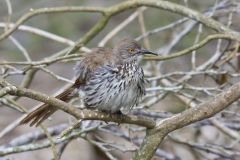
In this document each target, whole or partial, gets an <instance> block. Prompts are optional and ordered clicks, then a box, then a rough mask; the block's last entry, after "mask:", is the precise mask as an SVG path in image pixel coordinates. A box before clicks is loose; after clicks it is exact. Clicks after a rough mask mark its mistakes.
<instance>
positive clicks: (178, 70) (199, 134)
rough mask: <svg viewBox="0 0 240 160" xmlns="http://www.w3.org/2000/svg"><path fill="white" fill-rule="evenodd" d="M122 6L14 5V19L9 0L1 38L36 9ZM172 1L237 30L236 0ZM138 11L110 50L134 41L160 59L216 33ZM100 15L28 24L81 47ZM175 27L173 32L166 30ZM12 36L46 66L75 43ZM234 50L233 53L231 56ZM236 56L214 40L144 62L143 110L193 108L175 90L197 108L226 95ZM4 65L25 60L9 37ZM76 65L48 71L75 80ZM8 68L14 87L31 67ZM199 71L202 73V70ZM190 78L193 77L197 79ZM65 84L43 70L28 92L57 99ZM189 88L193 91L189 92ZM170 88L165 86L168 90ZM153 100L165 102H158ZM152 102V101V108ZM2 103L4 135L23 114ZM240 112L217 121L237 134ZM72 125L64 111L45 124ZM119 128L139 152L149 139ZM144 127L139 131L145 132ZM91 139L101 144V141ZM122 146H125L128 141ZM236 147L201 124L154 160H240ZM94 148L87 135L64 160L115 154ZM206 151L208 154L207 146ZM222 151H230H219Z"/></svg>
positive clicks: (85, 1)
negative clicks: (6, 29)
mask: <svg viewBox="0 0 240 160" xmlns="http://www.w3.org/2000/svg"><path fill="white" fill-rule="evenodd" d="M9 1H10V0H9ZM121 2H123V1H121V0H115V1H108V0H91V1H90V0H81V1H79V0H38V1H35V0H11V1H10V3H11V7H12V14H11V15H10V16H9V10H8V7H7V3H6V1H5V0H0V31H1V33H3V32H4V27H5V26H6V25H5V24H6V21H8V22H12V23H14V22H16V21H17V20H18V19H19V18H20V17H21V16H23V15H24V14H26V13H28V12H29V11H30V10H32V9H33V10H34V9H38V8H45V7H63V6H96V7H109V6H113V5H116V4H118V3H121ZM170 2H174V3H177V4H180V5H183V6H187V7H189V8H191V9H194V10H196V11H198V12H201V13H203V14H205V15H207V16H211V17H213V18H214V19H215V20H217V21H219V22H221V23H222V24H224V25H226V26H229V27H230V28H231V29H234V30H236V31H239V26H240V24H239V23H240V21H239V18H240V17H239V11H237V8H239V2H238V1H237V0H236V1H233V0H229V1H227V0H224V1H220V0H208V1H199V0H191V1H190V0H172V1H170ZM138 11H139V12H138V14H137V16H135V18H133V20H132V21H129V22H128V24H127V25H126V27H124V28H123V29H121V30H120V31H119V32H117V34H116V35H114V36H113V37H112V38H111V39H110V40H109V41H107V42H106V43H105V44H104V46H106V47H112V46H114V44H116V43H117V42H118V41H119V40H120V39H122V38H124V37H131V38H137V40H139V43H140V44H142V45H143V46H145V47H146V48H149V49H151V50H157V51H158V52H159V54H161V55H168V54H171V53H174V52H176V51H180V50H182V49H185V48H188V47H190V46H192V45H194V44H196V43H198V42H199V41H200V40H201V39H203V38H204V37H206V36H207V35H209V34H213V33H216V32H215V31H213V30H212V29H210V28H207V27H206V26H204V25H201V24H198V23H197V22H195V21H192V20H189V19H186V20H183V18H184V17H183V16H181V15H179V14H176V13H172V12H169V11H164V10H160V9H156V8H145V9H143V8H141V9H138ZM135 12H136V13H137V9H131V10H127V11H124V12H122V13H120V14H117V15H116V16H114V17H112V18H111V19H110V21H109V23H108V24H107V25H106V27H105V28H104V29H103V30H102V31H101V32H100V33H99V34H97V35H96V36H95V37H94V38H93V39H92V40H91V41H90V42H89V43H88V44H87V45H86V46H85V47H87V48H89V49H91V48H93V47H96V46H98V45H99V44H100V42H102V40H103V39H104V38H105V36H106V35H108V34H109V33H110V32H111V31H112V30H114V29H115V28H116V27H118V26H119V25H120V24H122V22H123V21H125V20H126V19H128V17H129V16H132V15H133V14H134V13H135ZM100 17H101V15H100V14H98V13H82V12H74V13H71V12H65V13H53V14H41V15H38V16H34V17H32V18H30V19H29V20H27V21H26V22H25V23H24V24H23V25H25V26H30V27H32V28H37V29H40V30H43V31H46V32H49V33H52V34H54V35H57V36H60V37H63V38H66V39H68V40H70V41H72V42H75V41H76V40H78V39H80V38H81V37H83V36H84V35H85V34H86V33H87V32H88V31H89V30H90V29H91V28H92V27H93V26H94V25H95V24H96V23H97V21H98V20H99V19H100ZM179 20H183V22H182V23H180V22H179ZM170 24H171V25H172V27H171V26H168V25H170ZM166 26H168V27H166ZM164 27H166V29H164ZM149 31H151V32H150V33H151V34H149V35H148V36H146V37H145V38H143V35H144V33H149ZM152 32H153V33H152ZM11 36H12V37H13V38H14V39H15V40H16V41H18V42H19V43H20V44H21V45H22V46H23V47H24V50H25V52H27V53H28V54H29V56H30V58H31V60H32V61H40V60H42V59H45V58H47V57H50V56H51V55H53V54H56V53H57V52H59V51H61V50H63V49H65V48H66V47H68V46H69V45H68V44H67V43H60V42H58V41H56V40H52V39H50V38H46V37H43V36H41V35H37V34H35V33H30V32H29V31H24V29H20V28H19V30H17V31H15V32H14V33H13V34H12V35H11ZM139 36H140V37H139ZM229 52H231V53H232V52H234V53H232V54H228V53H229ZM193 55H194V56H193ZM214 55H216V56H218V59H216V60H215V62H214V64H211V63H208V62H209V60H210V59H211V58H213V57H214ZM229 55H232V56H229ZM237 57H238V44H237V43H235V42H228V41H224V40H223V41H220V40H215V41H211V42H209V43H208V44H207V45H206V46H204V47H202V48H201V49H199V50H197V51H196V52H193V53H192V54H188V55H186V56H182V57H178V58H174V59H171V60H167V61H147V60H143V61H141V64H142V65H143V66H144V71H145V75H146V77H147V78H149V79H150V86H149V88H150V89H152V90H153V91H151V92H150V93H149V92H148V94H147V96H149V97H150V98H149V97H147V98H144V100H143V102H142V103H141V104H140V105H139V108H146V110H149V112H164V113H166V114H164V115H165V116H168V115H169V114H170V115H171V114H173V113H178V112H181V111H183V110H185V109H187V108H188V107H191V105H190V106H187V105H186V103H184V102H182V101H181V100H179V97H178V96H176V95H175V93H178V94H179V95H181V96H184V97H187V98H188V99H190V102H191V103H192V102H193V104H199V103H201V102H204V101H206V100H207V99H209V98H211V97H213V96H214V95H215V94H217V93H220V92H221V91H222V90H223V89H225V88H227V87H229V86H231V84H232V83H235V82H236V81H238V78H239V77H238V71H239V62H238V58H237ZM4 61H11V62H13V61H14V62H23V61H26V58H25V57H24V56H23V54H22V51H20V50H19V47H17V46H16V44H14V42H13V40H11V39H10V38H6V39H4V40H3V41H1V42H0V62H4ZM74 65H75V62H74V61H68V62H64V63H62V62H57V63H54V64H51V65H49V66H47V67H46V68H47V69H48V70H50V71H51V72H53V73H55V74H56V75H59V76H61V77H64V78H66V79H69V80H70V79H72V78H73V77H74V71H73V67H74ZM9 66H11V65H9ZM9 66H6V65H5V66H3V65H1V66H0V68H1V72H0V73H1V75H3V76H4V75H5V78H6V79H7V80H9V81H10V82H12V83H13V84H15V85H21V84H22V81H23V80H24V77H25V75H26V73H20V71H23V70H24V69H25V68H24V67H26V66H24V65H14V66H15V68H11V67H9ZM199 67H200V68H201V67H202V68H203V69H199ZM16 69H17V70H16ZM12 71H15V72H14V73H13V74H8V75H7V76H6V73H11V72H12ZM17 71H19V73H16V72H17ZM200 72H203V73H200ZM191 73H195V75H193V76H192V75H191ZM218 73H219V74H218ZM233 74H234V75H233ZM162 75H165V78H166V79H167V80H168V82H161V81H162V79H161V78H159V77H161V76H162ZM186 75H191V77H190V78H188V79H187V80H186V81H184V80H183V81H181V78H183V77H184V76H186ZM151 78H152V79H151ZM154 78H155V79H154ZM185 78H186V77H185ZM183 79H184V78H183ZM170 82H171V83H170ZM178 82H179V83H178ZM65 84H66V81H61V80H57V79H56V78H54V77H53V76H51V75H50V74H49V73H46V72H44V71H43V70H39V71H37V72H36V74H35V75H34V78H33V81H32V82H31V84H30V86H29V88H31V89H34V90H37V91H40V92H43V93H46V94H48V95H53V94H54V93H56V92H57V91H58V90H59V89H60V88H62V87H63V86H64V85H65ZM184 85H186V86H187V87H186V88H184V87H183V86H184ZM156 87H160V88H161V87H162V89H156ZM164 87H166V88H165V89H164ZM174 87H175V88H174ZM181 87H182V88H181ZM161 96H162V97H161ZM154 97H161V98H158V99H157V100H156V101H154ZM180 99H181V98H180ZM151 100H152V101H154V102H153V103H150V101H151ZM1 102H2V104H3V105H1V106H0V131H2V130H4V129H5V128H6V127H7V126H8V125H9V124H11V123H12V122H14V121H15V120H16V119H17V118H18V117H20V116H21V115H22V113H21V112H19V111H18V110H16V109H13V108H11V107H9V106H7V105H6V104H4V103H3V100H1ZM17 102H18V103H19V104H20V105H22V106H24V107H26V108H27V109H30V108H32V107H33V106H36V105H37V104H39V102H37V101H33V100H30V99H27V98H20V99H19V100H18V101H17ZM146 104H149V105H146ZM238 108H239V107H238V104H237V103H236V104H234V105H233V106H231V107H230V109H229V110H228V111H226V112H224V113H221V114H220V115H217V116H216V117H215V118H216V119H217V120H218V122H219V123H221V124H223V125H224V126H226V127H227V128H228V129H229V128H230V129H231V130H233V131H234V132H236V133H237V134H238V135H239V129H240V126H239V124H240V123H239V120H240V117H239V115H234V113H238V111H239V109H238ZM233 115H234V116H233ZM72 121H73V119H72V118H71V117H70V116H69V115H68V114H66V113H63V112H62V111H58V112H57V113H55V114H54V115H53V116H52V120H51V121H46V122H45V123H44V124H45V125H46V126H48V127H52V126H56V125H60V124H65V125H67V124H71V123H72ZM115 127H116V128H118V130H119V129H122V131H125V132H127V134H129V136H130V139H133V142H135V147H136V146H138V145H137V144H139V142H138V141H137V140H136V141H135V140H134V139H135V138H136V139H137V138H139V137H143V135H144V134H143V133H138V132H140V131H137V129H139V128H138V127H137V126H134V127H133V128H134V129H136V130H134V129H132V130H131V129H129V128H131V126H130V125H126V124H124V125H120V126H115ZM234 127H235V128H234ZM65 128H66V127H65ZM40 130H41V129H39V128H34V127H33V128H30V127H29V126H27V125H25V126H19V127H16V128H15V129H13V130H12V131H11V132H9V133H8V134H6V135H4V136H2V137H1V138H0V146H4V145H7V144H8V143H9V142H10V141H11V140H13V139H14V138H16V137H19V136H20V135H22V134H26V133H31V132H36V131H40ZM139 130H141V128H140V129H139ZM141 131H142V130H141ZM96 132H97V131H96ZM97 133H98V134H99V136H101V137H104V136H103V134H104V133H102V131H99V132H97ZM119 133H121V131H119ZM140 135H141V136H140ZM90 136H92V137H93V139H94V138H95V139H96V137H95V136H93V135H90ZM108 136H109V137H108V141H109V143H110V142H115V141H117V140H118V137H117V136H116V135H111V134H109V135H108ZM189 140H191V141H189ZM139 141H140V142H141V138H139ZM121 142H122V143H123V141H121ZM129 142H131V140H129V141H128V143H127V142H126V144H127V145H126V144H125V143H123V144H124V146H125V145H126V146H131V144H129ZM188 142H192V143H188ZM234 142H236V139H233V138H231V137H229V136H228V135H226V133H223V132H222V131H220V130H219V128H218V127H216V126H214V125H213V124H212V123H211V122H209V121H204V122H199V123H198V124H196V125H191V126H188V127H185V128H184V129H180V130H177V131H175V132H174V133H172V135H170V136H169V137H167V138H166V140H165V141H164V143H163V144H161V146H160V148H159V151H158V154H157V155H156V157H155V159H159V156H160V157H161V155H164V157H165V159H188V160H191V159H240V158H239V156H240V150H239V147H240V146H239V142H238V141H237V143H236V144H235V143H234ZM96 146H97V145H94V144H91V143H90V142H89V141H86V140H84V139H83V138H76V139H74V140H72V141H70V142H69V143H68V145H67V147H66V148H65V150H64V152H63V153H62V157H61V159H71V160H78V159H81V160H94V159H97V160H100V159H109V157H107V156H106V155H104V154H103V153H102V151H101V150H99V148H98V147H96ZM224 146H226V148H224ZM122 147H123V146H122ZM204 147H205V149H202V148H204ZM227 147H228V148H227ZM0 148H1V147H0ZM123 148H124V147H123ZM126 148H127V147H126ZM222 148H224V149H225V150H221V149H222ZM113 150H115V151H114V152H113V155H115V156H116V157H117V158H118V159H130V158H131V156H132V153H133V152H132V151H131V150H127V152H126V154H125V153H124V152H123V151H119V150H118V149H113ZM213 150H214V151H213ZM215 150H216V151H215ZM51 157H52V151H51V149H50V148H44V149H41V150H35V151H28V152H22V153H16V154H9V155H6V156H4V157H3V159H4V160H5V159H15V160H20V159H35V160H40V159H41V160H42V159H51ZM0 159H1V158H0Z"/></svg>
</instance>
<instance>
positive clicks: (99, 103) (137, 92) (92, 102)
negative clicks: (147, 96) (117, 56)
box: [83, 64, 145, 113]
mask: <svg viewBox="0 0 240 160" xmlns="http://www.w3.org/2000/svg"><path fill="white" fill-rule="evenodd" d="M83 91H84V92H85V97H84V102H85V104H86V106H87V107H94V108H98V109H99V110H106V111H111V112H112V113H113V112H117V111H119V110H120V108H131V107H132V106H134V105H135V104H136V103H137V102H138V100H139V98H140V97H141V96H142V95H143V94H144V93H145V87H144V74H143V71H142V68H141V67H139V66H138V65H136V64H124V65H117V66H112V65H109V66H104V67H101V68H99V69H98V70H97V71H96V72H95V74H94V76H92V77H91V78H90V80H89V81H88V82H87V84H86V86H85V87H84V89H83Z"/></svg>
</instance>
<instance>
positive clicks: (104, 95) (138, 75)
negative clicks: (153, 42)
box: [21, 38, 157, 126]
mask: <svg viewBox="0 0 240 160" xmlns="http://www.w3.org/2000/svg"><path fill="white" fill-rule="evenodd" d="M143 54H154V55H157V54H156V53H154V52H152V51H149V50H146V49H142V48H141V47H140V46H139V45H138V44H137V42H136V41H134V40H132V39H128V38H126V39H123V40H121V41H120V42H119V43H118V44H117V45H116V46H115V47H114V48H113V49H110V48H95V49H93V50H92V52H91V53H89V54H87V55H86V56H85V57H84V58H83V59H82V60H81V61H80V62H79V63H78V64H77V65H76V67H75V69H76V77H77V79H76V81H75V83H74V84H73V85H72V86H71V87H69V88H68V89H66V90H65V91H64V92H62V93H61V94H59V95H57V96H56V98H58V99H60V100H62V101H65V102H67V101H69V100H70V99H71V98H72V93H73V92H74V91H75V92H76V90H77V91H78V92H79V95H80V97H81V98H82V99H83V102H84V105H85V106H86V107H87V108H89V109H97V110H99V111H103V112H107V113H118V112H121V111H122V112H124V113H126V112H127V111H129V110H130V109H131V108H132V107H133V106H134V105H136V104H137V102H138V100H139V99H140V98H141V97H142V96H143V95H144V94H145V86H144V85H145V80H144V73H143V70H142V68H141V67H140V66H139V65H138V63H137V59H138V57H139V56H141V55H143ZM57 109H58V108H56V107H53V106H49V105H48V104H43V105H41V106H39V107H38V108H37V109H35V110H34V111H32V112H31V113H29V114H28V115H27V116H26V117H25V118H24V119H23V120H22V121H21V123H22V124H23V123H28V122H31V124H30V125H31V126H32V125H36V126H38V125H39V124H40V123H41V122H42V121H44V120H45V119H47V118H48V117H49V116H50V115H52V114H53V113H54V112H55V111H56V110H57Z"/></svg>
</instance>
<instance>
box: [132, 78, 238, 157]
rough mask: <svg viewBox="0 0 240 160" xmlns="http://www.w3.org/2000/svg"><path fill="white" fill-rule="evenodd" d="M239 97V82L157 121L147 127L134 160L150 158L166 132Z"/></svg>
mask: <svg viewBox="0 0 240 160" xmlns="http://www.w3.org/2000/svg"><path fill="white" fill-rule="evenodd" d="M239 98H240V82H238V83H237V84H235V85H233V86H232V87H230V88H229V89H228V90H226V91H224V92H222V93H221V94H219V95H217V96H216V97H214V98H212V99H210V100H209V101H207V102H204V103H202V104H200V105H198V106H196V107H194V108H190V109H188V110H186V111H184V112H182V113H179V114H177V115H175V116H173V117H170V118H167V119H165V120H163V121H160V122H157V125H156V127H155V128H154V129H149V130H148V131H147V135H146V137H145V138H144V141H143V143H142V144H141V147H140V149H139V150H138V151H137V152H136V154H135V157H134V160H150V159H151V158H152V157H153V155H154V153H155V151H156V150H157V148H158V146H159V145H160V144H161V142H162V141H163V139H164V137H165V136H166V135H167V134H168V133H170V132H172V131H174V130H176V129H179V128H182V127H185V126H187V125H189V124H192V123H194V122H197V121H200V120H203V119H206V118H209V117H211V116H213V115H215V114H217V113H219V112H220V111H222V110H223V109H225V108H227V107H228V106H229V105H230V104H232V103H233V102H234V101H236V100H237V99H239Z"/></svg>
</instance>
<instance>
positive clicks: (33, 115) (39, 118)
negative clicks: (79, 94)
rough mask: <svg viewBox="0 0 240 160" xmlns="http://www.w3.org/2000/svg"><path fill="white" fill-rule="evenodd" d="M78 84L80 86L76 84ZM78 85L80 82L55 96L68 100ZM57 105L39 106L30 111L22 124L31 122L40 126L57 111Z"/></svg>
mask: <svg viewBox="0 0 240 160" xmlns="http://www.w3.org/2000/svg"><path fill="white" fill-rule="evenodd" d="M76 85H78V86H76ZM76 87H77V88H78V87H79V84H78V83H75V84H73V85H72V86H70V87H69V88H67V89H66V90H65V91H64V92H62V93H60V94H58V95H57V96H56V97H55V98H57V99H60V100H62V101H64V102H68V101H69V100H70V99H71V98H72V97H73V93H74V90H75V89H76ZM57 109H58V108H57V107H54V106H50V105H48V104H43V105H41V106H39V107H37V108H36V109H35V110H33V111H32V112H30V113H29V114H28V115H27V116H26V117H25V118H24V119H23V120H22V121H21V122H20V124H26V123H30V126H34V125H35V126H38V125H40V124H41V123H42V122H43V121H44V120H45V119H47V118H48V117H50V116H51V115H52V114H53V113H54V112H55V111H57Z"/></svg>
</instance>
